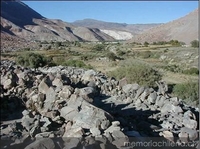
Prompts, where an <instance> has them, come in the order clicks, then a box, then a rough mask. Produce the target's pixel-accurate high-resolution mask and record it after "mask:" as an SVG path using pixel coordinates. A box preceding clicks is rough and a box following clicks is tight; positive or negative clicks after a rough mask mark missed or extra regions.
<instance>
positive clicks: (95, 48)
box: [92, 44, 105, 51]
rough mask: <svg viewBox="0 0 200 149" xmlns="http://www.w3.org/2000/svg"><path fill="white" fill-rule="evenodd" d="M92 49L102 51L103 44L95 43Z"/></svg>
mask: <svg viewBox="0 0 200 149" xmlns="http://www.w3.org/2000/svg"><path fill="white" fill-rule="evenodd" d="M92 50H94V51H103V50H105V45H103V44H97V45H95V46H94V47H93V48H92Z"/></svg>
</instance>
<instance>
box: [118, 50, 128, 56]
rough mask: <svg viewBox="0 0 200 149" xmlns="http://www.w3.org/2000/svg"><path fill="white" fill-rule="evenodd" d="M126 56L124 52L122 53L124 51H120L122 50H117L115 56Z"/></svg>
mask: <svg viewBox="0 0 200 149" xmlns="http://www.w3.org/2000/svg"><path fill="white" fill-rule="evenodd" d="M125 54H126V52H124V51H122V50H117V55H118V56H123V55H125Z"/></svg>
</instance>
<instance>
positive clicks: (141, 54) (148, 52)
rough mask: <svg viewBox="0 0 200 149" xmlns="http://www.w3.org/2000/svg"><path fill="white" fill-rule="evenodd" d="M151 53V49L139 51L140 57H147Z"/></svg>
mask: <svg viewBox="0 0 200 149" xmlns="http://www.w3.org/2000/svg"><path fill="white" fill-rule="evenodd" d="M151 55H152V53H151V51H144V52H141V53H140V56H141V57H142V58H144V59H145V58H149V57H151Z"/></svg>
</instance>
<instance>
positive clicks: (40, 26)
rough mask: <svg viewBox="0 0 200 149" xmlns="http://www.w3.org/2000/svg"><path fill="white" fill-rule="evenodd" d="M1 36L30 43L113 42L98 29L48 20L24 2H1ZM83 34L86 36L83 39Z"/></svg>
mask: <svg viewBox="0 0 200 149" xmlns="http://www.w3.org/2000/svg"><path fill="white" fill-rule="evenodd" d="M1 4H2V13H1V34H4V33H7V34H10V35H11V36H16V37H20V38H23V39H26V40H29V41H35V40H43V41H44V40H46V41H51V40H53V41H54V40H56V41H66V40H68V41H84V40H86V41H113V40H114V39H113V38H112V37H110V36H109V35H107V34H105V33H103V32H101V31H100V30H98V29H89V28H85V27H82V28H80V27H76V26H74V25H71V24H69V23H66V22H63V21H61V20H51V19H47V18H45V17H43V16H41V15H40V14H38V13H37V12H35V11H34V10H32V9H31V8H30V7H28V6H27V5H25V4H24V3H22V2H6V1H4V2H1ZM83 34H85V35H86V36H84V37H83Z"/></svg>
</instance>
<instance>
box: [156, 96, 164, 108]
mask: <svg viewBox="0 0 200 149" xmlns="http://www.w3.org/2000/svg"><path fill="white" fill-rule="evenodd" d="M165 100H166V98H165V97H164V96H157V98H156V105H157V106H158V107H160V108H161V107H163V105H164V103H165Z"/></svg>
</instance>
